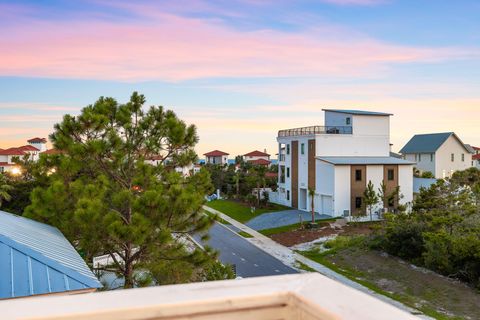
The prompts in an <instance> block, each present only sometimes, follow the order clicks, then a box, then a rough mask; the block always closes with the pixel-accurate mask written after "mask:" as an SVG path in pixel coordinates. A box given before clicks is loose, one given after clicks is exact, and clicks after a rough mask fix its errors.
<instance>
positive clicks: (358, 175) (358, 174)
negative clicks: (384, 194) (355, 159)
mask: <svg viewBox="0 0 480 320" xmlns="http://www.w3.org/2000/svg"><path fill="white" fill-rule="evenodd" d="M355 181H362V170H360V169H357V170H355Z"/></svg>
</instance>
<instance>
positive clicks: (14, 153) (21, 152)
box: [0, 138, 47, 172]
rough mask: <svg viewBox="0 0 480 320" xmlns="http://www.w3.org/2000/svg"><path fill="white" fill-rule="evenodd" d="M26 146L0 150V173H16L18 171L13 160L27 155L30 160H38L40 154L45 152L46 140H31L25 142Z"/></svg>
mask: <svg viewBox="0 0 480 320" xmlns="http://www.w3.org/2000/svg"><path fill="white" fill-rule="evenodd" d="M27 142H28V144H27V145H24V146H21V147H12V148H8V149H0V172H16V170H18V168H17V166H16V164H15V163H14V162H13V158H15V157H18V158H22V157H23V156H25V155H29V157H30V159H31V160H35V161H36V160H38V157H39V155H40V153H41V152H44V151H46V150H47V139H45V138H33V139H30V140H28V141H27Z"/></svg>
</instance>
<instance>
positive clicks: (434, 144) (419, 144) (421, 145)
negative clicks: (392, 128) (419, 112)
mask: <svg viewBox="0 0 480 320" xmlns="http://www.w3.org/2000/svg"><path fill="white" fill-rule="evenodd" d="M452 135H453V136H454V137H455V138H456V139H457V140H458V141H459V142H460V144H461V145H462V146H463V147H464V148H465V150H467V151H468V152H470V150H469V149H468V148H467V146H465V144H464V143H463V142H462V140H460V138H459V137H458V136H457V135H456V134H455V133H454V132H442V133H429V134H416V135H414V136H413V137H412V139H410V141H408V142H407V144H406V145H405V146H404V147H403V148H402V150H400V153H402V154H407V153H435V152H436V151H437V150H438V149H439V148H440V147H441V146H442V145H443V143H444V142H445V141H447V139H448V138H450V137H451V136H452Z"/></svg>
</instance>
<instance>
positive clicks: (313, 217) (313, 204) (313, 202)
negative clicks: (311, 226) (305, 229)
mask: <svg viewBox="0 0 480 320" xmlns="http://www.w3.org/2000/svg"><path fill="white" fill-rule="evenodd" d="M312 223H315V198H314V197H312Z"/></svg>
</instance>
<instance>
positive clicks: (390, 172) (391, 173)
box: [387, 169, 395, 181]
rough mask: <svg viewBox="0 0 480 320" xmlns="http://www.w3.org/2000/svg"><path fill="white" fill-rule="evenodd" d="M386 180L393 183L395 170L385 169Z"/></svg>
mask: <svg viewBox="0 0 480 320" xmlns="http://www.w3.org/2000/svg"><path fill="white" fill-rule="evenodd" d="M387 180H388V181H394V180H395V170H393V169H387Z"/></svg>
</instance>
